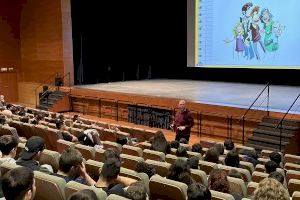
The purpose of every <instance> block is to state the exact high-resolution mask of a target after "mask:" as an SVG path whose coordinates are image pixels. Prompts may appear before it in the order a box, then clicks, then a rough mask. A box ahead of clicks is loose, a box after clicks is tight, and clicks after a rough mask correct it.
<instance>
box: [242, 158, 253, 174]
mask: <svg viewBox="0 0 300 200" xmlns="http://www.w3.org/2000/svg"><path fill="white" fill-rule="evenodd" d="M240 166H241V167H242V168H243V169H247V170H248V171H249V172H250V174H252V173H253V172H254V166H253V164H252V163H250V162H245V161H240Z"/></svg>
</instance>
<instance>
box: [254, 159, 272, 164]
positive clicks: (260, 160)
mask: <svg viewBox="0 0 300 200" xmlns="http://www.w3.org/2000/svg"><path fill="white" fill-rule="evenodd" d="M257 160H258V161H259V162H260V163H261V164H262V165H264V164H266V162H268V161H270V158H258V159H257Z"/></svg>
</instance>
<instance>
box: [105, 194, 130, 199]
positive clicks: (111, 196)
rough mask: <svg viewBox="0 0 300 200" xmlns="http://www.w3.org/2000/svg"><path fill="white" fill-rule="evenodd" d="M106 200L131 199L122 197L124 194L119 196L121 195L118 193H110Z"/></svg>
mask: <svg viewBox="0 0 300 200" xmlns="http://www.w3.org/2000/svg"><path fill="white" fill-rule="evenodd" d="M106 200H130V199H127V198H125V197H122V196H119V195H116V194H110V195H109V196H108V197H107V198H106Z"/></svg>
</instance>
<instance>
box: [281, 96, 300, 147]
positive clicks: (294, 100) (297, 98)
mask: <svg viewBox="0 0 300 200" xmlns="http://www.w3.org/2000/svg"><path fill="white" fill-rule="evenodd" d="M299 97H300V94H298V96H297V97H296V99H295V100H294V102H293V103H292V105H291V106H290V107H289V109H288V110H287V111H286V112H285V114H284V115H283V117H282V118H281V120H280V121H279V123H278V124H277V125H276V127H275V129H277V128H278V127H279V126H280V143H279V145H280V146H279V149H280V151H281V144H282V123H283V120H284V119H285V117H286V116H287V114H288V113H289V112H290V110H291V109H292V107H293V106H294V104H295V103H296V102H297V100H298V99H299Z"/></svg>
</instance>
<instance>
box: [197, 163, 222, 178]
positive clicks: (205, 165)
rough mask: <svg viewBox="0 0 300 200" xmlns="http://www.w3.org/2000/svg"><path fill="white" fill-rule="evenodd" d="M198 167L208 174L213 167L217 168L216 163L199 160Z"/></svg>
mask: <svg viewBox="0 0 300 200" xmlns="http://www.w3.org/2000/svg"><path fill="white" fill-rule="evenodd" d="M199 168H200V170H202V171H205V173H206V174H207V175H208V174H209V173H210V172H211V171H212V170H213V169H217V168H218V165H217V164H216V163H212V162H207V161H204V160H199Z"/></svg>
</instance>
